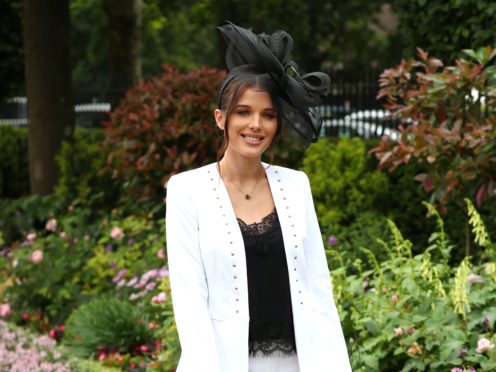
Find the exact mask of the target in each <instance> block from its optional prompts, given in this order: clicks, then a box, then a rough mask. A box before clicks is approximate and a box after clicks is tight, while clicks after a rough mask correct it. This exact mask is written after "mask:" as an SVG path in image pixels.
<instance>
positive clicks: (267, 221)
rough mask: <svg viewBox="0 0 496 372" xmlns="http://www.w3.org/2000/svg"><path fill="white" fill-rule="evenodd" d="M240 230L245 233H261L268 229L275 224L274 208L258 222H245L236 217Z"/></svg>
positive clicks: (275, 214) (275, 213)
mask: <svg viewBox="0 0 496 372" xmlns="http://www.w3.org/2000/svg"><path fill="white" fill-rule="evenodd" d="M237 220H238V224H239V227H240V228H241V232H242V233H243V234H247V235H262V234H265V233H266V232H267V231H269V230H270V229H271V228H272V226H274V225H275V223H276V221H278V219H277V212H276V209H275V208H274V210H273V211H272V212H271V213H269V214H268V215H267V216H265V217H264V218H262V220H261V221H260V222H253V223H250V224H249V225H248V224H246V223H245V222H244V221H243V220H242V219H241V218H237Z"/></svg>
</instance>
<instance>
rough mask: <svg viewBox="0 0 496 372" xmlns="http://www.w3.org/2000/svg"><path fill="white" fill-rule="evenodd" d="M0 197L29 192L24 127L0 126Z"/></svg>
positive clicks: (18, 195)
mask: <svg viewBox="0 0 496 372" xmlns="http://www.w3.org/2000/svg"><path fill="white" fill-rule="evenodd" d="M0 149H2V151H0V198H18V197H20V196H23V195H26V194H29V165H28V138H27V131H26V129H24V128H22V129H18V128H13V127H10V126H5V125H3V126H0Z"/></svg>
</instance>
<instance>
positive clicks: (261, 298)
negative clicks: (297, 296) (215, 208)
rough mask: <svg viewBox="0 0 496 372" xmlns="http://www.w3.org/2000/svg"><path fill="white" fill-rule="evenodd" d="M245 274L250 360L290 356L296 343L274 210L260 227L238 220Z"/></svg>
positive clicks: (286, 277) (294, 351)
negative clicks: (272, 356)
mask: <svg viewBox="0 0 496 372" xmlns="http://www.w3.org/2000/svg"><path fill="white" fill-rule="evenodd" d="M238 223H239V226H240V228H241V233H242V234H243V240H244V243H245V253H246V267H247V272H248V299H249V308H250V332H249V352H250V356H269V355H274V354H276V355H279V356H284V355H293V354H295V353H296V342H295V336H294V326H293V312H292V310H291V294H290V291H289V277H288V267H287V262H286V255H285V252H284V242H283V238H282V231H281V225H280V224H279V219H278V217H277V213H276V211H275V210H274V211H273V212H272V213H270V214H269V215H267V216H266V217H264V218H263V219H262V221H260V222H259V223H257V222H255V223H253V224H249V225H247V224H246V223H244V222H243V221H242V220H241V219H239V218H238Z"/></svg>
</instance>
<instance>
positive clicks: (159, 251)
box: [157, 248, 165, 260]
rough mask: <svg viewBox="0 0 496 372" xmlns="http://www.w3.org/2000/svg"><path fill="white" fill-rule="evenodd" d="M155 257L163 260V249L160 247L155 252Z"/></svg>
mask: <svg viewBox="0 0 496 372" xmlns="http://www.w3.org/2000/svg"><path fill="white" fill-rule="evenodd" d="M157 257H158V258H160V259H161V260H165V254H164V249H163V248H160V249H159V250H158V252H157Z"/></svg>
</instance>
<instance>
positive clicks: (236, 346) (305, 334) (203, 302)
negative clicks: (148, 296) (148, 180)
mask: <svg viewBox="0 0 496 372" xmlns="http://www.w3.org/2000/svg"><path fill="white" fill-rule="evenodd" d="M264 167H266V174H267V178H268V180H269V185H270V188H271V191H272V196H273V198H274V202H275V206H276V210H277V214H278V217H279V221H280V224H281V229H282V234H283V239H284V247H285V250H286V259H287V262H288V271H289V281H290V290H291V302H292V308H293V319H294V329H295V338H296V349H297V354H298V363H299V366H300V371H301V372H331V371H332V372H346V371H351V367H350V363H349V358H348V353H347V350H346V343H345V340H344V337H343V332H342V329H341V324H340V320H339V317H338V313H337V310H336V306H335V304H334V299H333V295H332V288H331V279H330V275H329V270H328V267H327V261H326V257H325V253H324V246H323V243H322V236H321V233H320V230H319V225H318V222H317V217H316V214H315V209H314V205H313V200H312V194H311V189H310V184H309V181H308V178H307V176H306V175H305V173H303V172H299V171H294V170H291V169H288V168H283V167H279V166H268V165H267V164H264ZM166 231H167V250H168V260H169V271H170V282H171V290H172V300H173V306H174V315H175V319H176V324H177V329H178V333H179V339H180V342H181V349H182V354H181V358H180V361H179V366H178V369H177V371H178V372H248V358H249V355H248V325H249V320H250V319H249V309H248V284H247V274H246V258H245V251H244V249H245V248H244V243H243V237H242V235H241V231H240V229H239V226H238V222H237V220H236V216H235V214H234V210H233V208H232V204H231V201H230V199H229V195H228V193H227V189H226V187H225V185H224V183H223V181H222V180H221V178H220V176H219V173H218V171H217V167H216V164H215V163H214V164H210V165H207V166H204V167H201V168H198V169H195V170H192V171H188V172H184V173H181V174H178V175H175V176H173V177H172V178H171V179H170V180H169V182H168V184H167V213H166Z"/></svg>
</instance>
